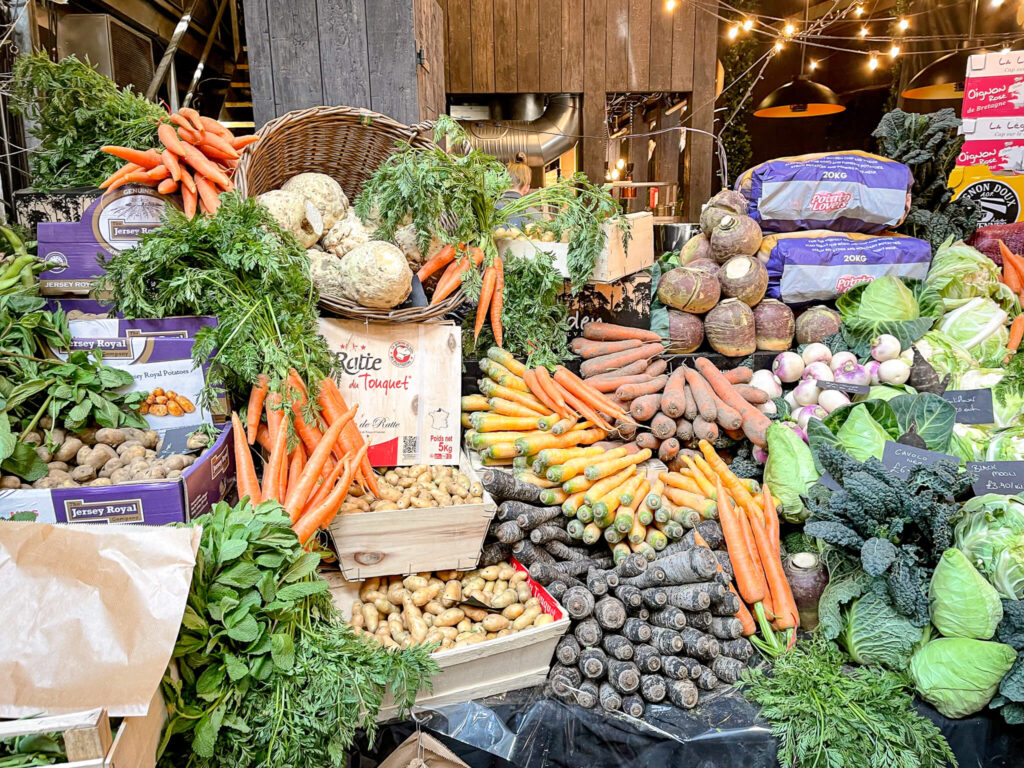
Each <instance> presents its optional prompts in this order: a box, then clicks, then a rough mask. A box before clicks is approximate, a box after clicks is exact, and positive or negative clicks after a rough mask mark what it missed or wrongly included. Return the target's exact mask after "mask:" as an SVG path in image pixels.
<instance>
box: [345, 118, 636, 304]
mask: <svg viewBox="0 0 1024 768" xmlns="http://www.w3.org/2000/svg"><path fill="white" fill-rule="evenodd" d="M434 137H435V139H436V140H437V141H438V142H443V141H444V140H445V139H448V140H449V141H451V142H452V143H453V145H454V146H455V147H456V148H458V149H460V150H464V152H463V153H462V154H459V153H458V152H455V151H452V152H445V151H444V150H443V149H441V148H440V147H434V148H431V149H423V148H419V147H413V146H410V145H409V144H408V143H403V144H402V145H401V146H400V147H399V149H398V151H397V152H395V153H394V154H393V155H391V157H389V158H388V159H387V160H385V161H384V162H383V163H382V164H381V165H380V166H379V167H378V168H377V170H376V171H375V172H374V174H373V176H371V177H370V178H369V179H368V180H367V181H366V183H365V184H364V185H363V191H362V192H361V193H360V195H359V197H358V199H357V200H356V213H358V214H359V217H360V218H361V219H363V220H364V221H367V220H369V219H370V218H371V216H372V215H376V216H379V228H378V230H377V233H376V235H375V237H378V238H381V239H384V240H391V239H392V238H393V237H394V233H395V230H397V229H398V228H399V227H401V226H403V225H404V224H405V222H406V218H407V217H410V216H411V217H412V221H413V224H415V226H416V230H417V233H418V239H419V243H420V249H421V250H422V251H423V252H424V253H425V252H426V250H427V248H428V246H429V244H430V239H431V236H434V235H436V236H437V237H439V238H440V239H441V240H443V241H444V242H445V243H449V244H452V245H455V244H458V243H465V244H467V245H469V246H477V247H479V248H480V249H481V250H482V251H483V252H484V257H485V263H486V264H488V265H489V264H491V262H492V260H493V259H494V257H495V256H497V255H498V250H497V246H496V245H495V242H494V230H496V229H499V228H508V227H509V222H515V221H517V220H520V219H522V218H523V217H529V216H530V215H531V212H532V211H534V210H551V211H553V212H554V216H553V218H552V219H550V220H545V221H543V222H539V223H543V227H544V229H545V230H546V231H549V232H553V233H554V234H555V235H556V236H561V235H562V234H563V233H568V234H569V253H568V257H567V266H568V271H569V279H570V281H571V283H572V286H573V292H575V291H576V290H578V289H579V288H581V287H582V286H583V285H584V283H586V282H587V280H589V279H590V275H591V274H592V273H593V271H594V264H595V263H596V260H597V256H598V254H600V252H601V251H602V249H603V248H604V246H605V241H606V240H607V235H606V233H605V230H604V228H603V226H602V225H603V224H604V223H605V222H606V221H610V222H613V223H616V224H617V225H618V226H619V227H620V229H622V231H623V233H624V237H626V238H627V239H628V235H629V233H628V227H627V223H626V221H627V220H626V219H625V217H624V216H622V215H621V213H620V211H619V207H618V203H616V202H615V199H614V198H613V197H612V196H611V195H610V194H609V193H608V192H607V190H605V189H604V188H601V187H597V186H595V185H593V184H591V183H590V181H589V180H588V179H587V177H586V176H585V175H584V174H582V173H576V174H574V175H573V176H570V177H566V178H562V179H559V180H558V181H557V182H555V183H554V184H552V185H550V186H547V187H541V188H540V189H536V190H534V191H533V192H530V193H529V194H526V195H523V196H522V197H519V198H515V199H510V198H504V199H503V198H502V195H503V194H504V193H505V192H506V191H507V190H508V189H509V188H511V186H512V179H511V177H510V176H509V174H508V171H507V170H506V169H505V166H504V165H502V164H501V163H500V162H498V160H496V159H495V158H494V157H492V156H490V155H488V154H486V153H484V152H483V151H481V150H479V149H475V148H472V147H471V146H470V145H469V141H468V137H467V135H466V132H465V130H464V129H463V128H462V126H460V125H459V124H458V123H457V122H456V121H454V120H452V119H451V118H450V117H448V116H446V115H442V116H441V117H439V118H438V120H437V122H436V123H435V124H434ZM506 268H507V267H506ZM463 282H464V285H465V287H466V288H467V293H468V294H469V295H470V297H471V298H474V299H475V298H476V297H477V296H478V295H479V292H480V285H479V277H478V276H477V273H476V272H475V271H474V270H469V271H467V273H466V274H465V275H464V277H463ZM505 283H506V285H508V283H509V281H508V278H506V280H505Z"/></svg>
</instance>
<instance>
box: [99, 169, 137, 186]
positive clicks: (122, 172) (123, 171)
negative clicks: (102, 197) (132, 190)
mask: <svg viewBox="0 0 1024 768" xmlns="http://www.w3.org/2000/svg"><path fill="white" fill-rule="evenodd" d="M141 170H142V166H141V165H136V164H135V163H125V164H124V165H122V166H121V167H120V168H118V169H117V170H116V171H114V172H113V173H112V174H110V175H109V176H107V178H106V179H104V181H103V183H102V184H100V189H106V188H107V187H109V186H110V185H111V184H113V183H114V182H115V181H117V180H118V179H120V178H121V177H122V176H127V175H128V174H129V173H134V172H135V171H141Z"/></svg>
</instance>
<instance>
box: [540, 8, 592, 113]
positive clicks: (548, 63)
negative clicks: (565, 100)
mask: <svg viewBox="0 0 1024 768" xmlns="http://www.w3.org/2000/svg"><path fill="white" fill-rule="evenodd" d="M539 23H540V89H541V90H542V91H544V92H545V93H555V92H557V91H561V90H562V40H561V37H562V0H540V16H539ZM578 23H582V19H581V20H580V21H579V22H578Z"/></svg>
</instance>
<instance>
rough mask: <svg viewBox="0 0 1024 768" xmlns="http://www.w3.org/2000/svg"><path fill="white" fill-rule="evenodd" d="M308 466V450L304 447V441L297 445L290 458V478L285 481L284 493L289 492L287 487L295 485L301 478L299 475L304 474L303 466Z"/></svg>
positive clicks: (282, 490)
mask: <svg viewBox="0 0 1024 768" xmlns="http://www.w3.org/2000/svg"><path fill="white" fill-rule="evenodd" d="M305 466H306V451H305V450H304V449H303V447H302V443H299V444H298V445H296V446H295V450H294V451H292V455H291V458H290V459H289V460H288V479H287V481H286V483H285V486H284V488H282V489H281V492H282V493H285V494H287V489H288V488H291V487H292V486H293V485H295V483H296V481H298V479H299V475H301V474H302V468H303V467H305Z"/></svg>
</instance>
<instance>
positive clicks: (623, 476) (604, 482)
mask: <svg viewBox="0 0 1024 768" xmlns="http://www.w3.org/2000/svg"><path fill="white" fill-rule="evenodd" d="M635 474H636V467H635V466H633V465H630V466H628V467H626V468H625V469H623V470H622V471H621V472H619V473H618V474H615V475H611V476H610V477H603V478H601V479H600V480H598V481H597V482H596V483H594V484H593V485H592V486H590V488H589V489H588V490H587V493H586V495H585V496H584V497H583V499H584V501H586V502H587V504H590V505H594V504H596V503H597V502H598V501H600V500H601V498H602V497H603V496H604V495H605V494H606V493H608V492H609V491H610V490H612V489H613V488H618V487H619V486H620V485H622V484H623V483H624V482H626V481H627V480H628V479H629V478H631V477H632V476H633V475H635Z"/></svg>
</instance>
